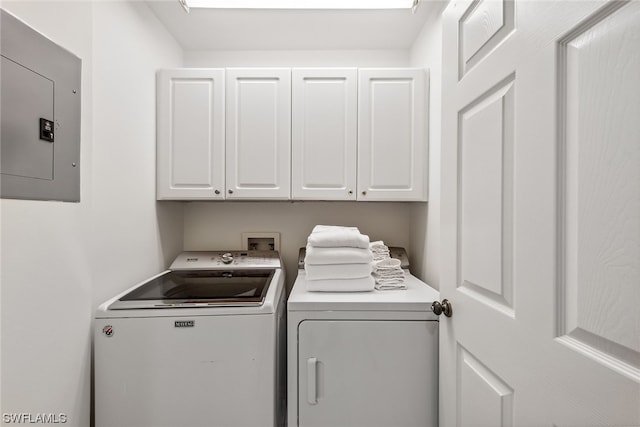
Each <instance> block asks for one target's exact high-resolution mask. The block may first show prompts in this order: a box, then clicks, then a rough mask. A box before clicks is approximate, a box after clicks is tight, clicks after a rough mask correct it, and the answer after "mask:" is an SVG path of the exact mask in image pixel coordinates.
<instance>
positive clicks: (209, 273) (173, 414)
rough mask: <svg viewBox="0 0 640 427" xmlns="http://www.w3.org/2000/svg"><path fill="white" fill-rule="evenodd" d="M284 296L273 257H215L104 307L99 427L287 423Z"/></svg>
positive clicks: (185, 265) (201, 257)
mask: <svg viewBox="0 0 640 427" xmlns="http://www.w3.org/2000/svg"><path fill="white" fill-rule="evenodd" d="M285 300H286V292H285V287H284V271H283V270H282V268H281V262H280V258H279V255H278V253H277V252H274V251H264V252H262V251H242V252H220V251H218V252H185V253H182V254H180V255H179V256H178V257H177V259H176V260H175V261H174V262H173V264H172V265H171V267H170V270H167V271H165V272H163V273H160V274H158V275H156V276H154V277H152V278H150V279H148V280H146V281H144V282H142V283H139V284H137V285H136V286H134V287H132V288H131V289H128V290H127V291H125V292H123V293H122V294H120V295H118V296H116V297H114V298H112V299H110V300H109V301H107V302H105V303H104V304H102V305H101V306H100V307H99V308H98V310H97V313H96V319H95V328H94V345H95V348H94V358H95V425H96V427H163V426H166V427H176V426H181V427H204V426H225V427H233V426H238V427H240V426H242V427H263V426H281V425H284V420H285V405H284V400H285V397H284V396H285V393H284V392H285V384H284V378H285V369H286V364H285V363H286V362H285V357H284V356H285V348H286V342H285V335H284V333H285V327H286V325H285V324H284V315H285Z"/></svg>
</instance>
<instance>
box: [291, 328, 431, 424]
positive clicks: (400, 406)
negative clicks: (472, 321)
mask: <svg viewBox="0 0 640 427" xmlns="http://www.w3.org/2000/svg"><path fill="white" fill-rule="evenodd" d="M437 335H438V322H435V321H400V320H394V321H363V320H335V321H328V320H322V321H319V320H305V321H304V322H302V323H300V325H299V327H298V372H299V375H298V411H299V412H298V426H300V427H329V426H340V427H376V426H378V427H389V426H394V427H416V426H424V427H436V425H437V410H436V402H437V387H436V384H437V382H438V377H437V376H438V361H437V357H436V349H435V346H436V345H437Z"/></svg>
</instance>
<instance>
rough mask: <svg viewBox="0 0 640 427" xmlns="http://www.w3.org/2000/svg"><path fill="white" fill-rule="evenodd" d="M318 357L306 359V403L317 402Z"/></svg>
mask: <svg viewBox="0 0 640 427" xmlns="http://www.w3.org/2000/svg"><path fill="white" fill-rule="evenodd" d="M317 390H318V359H317V358H315V357H311V358H309V359H307V403H309V405H317V404H318V394H317Z"/></svg>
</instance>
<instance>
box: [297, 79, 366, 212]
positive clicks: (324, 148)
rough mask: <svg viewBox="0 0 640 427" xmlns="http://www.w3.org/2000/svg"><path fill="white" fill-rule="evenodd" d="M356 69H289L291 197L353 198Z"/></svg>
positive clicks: (355, 145) (354, 180)
mask: <svg viewBox="0 0 640 427" xmlns="http://www.w3.org/2000/svg"><path fill="white" fill-rule="evenodd" d="M356 79H357V70H356V69H355V68H331V69H327V68H324V69H323V68H316V69H313V68H298V69H294V70H293V79H292V80H293V84H292V90H293V97H292V106H293V109H292V163H291V170H292V196H293V198H294V199H311V200H355V198H356V196H355V190H356V187H355V185H356V148H357V134H356V132H357V83H356V81H357V80H356Z"/></svg>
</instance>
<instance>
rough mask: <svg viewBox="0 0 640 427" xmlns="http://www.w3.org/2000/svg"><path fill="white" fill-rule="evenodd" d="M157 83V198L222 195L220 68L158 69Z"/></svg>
mask: <svg viewBox="0 0 640 427" xmlns="http://www.w3.org/2000/svg"><path fill="white" fill-rule="evenodd" d="M157 84H158V111H157V114H158V117H157V120H158V135H157V162H158V164H157V198H158V199H159V200H160V199H223V198H224V180H225V177H224V134H225V129H224V70H222V69H207V70H204V69H203V70H192V69H191V70H190V69H175V70H161V71H160V72H158V81H157ZM216 192H217V193H216Z"/></svg>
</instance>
